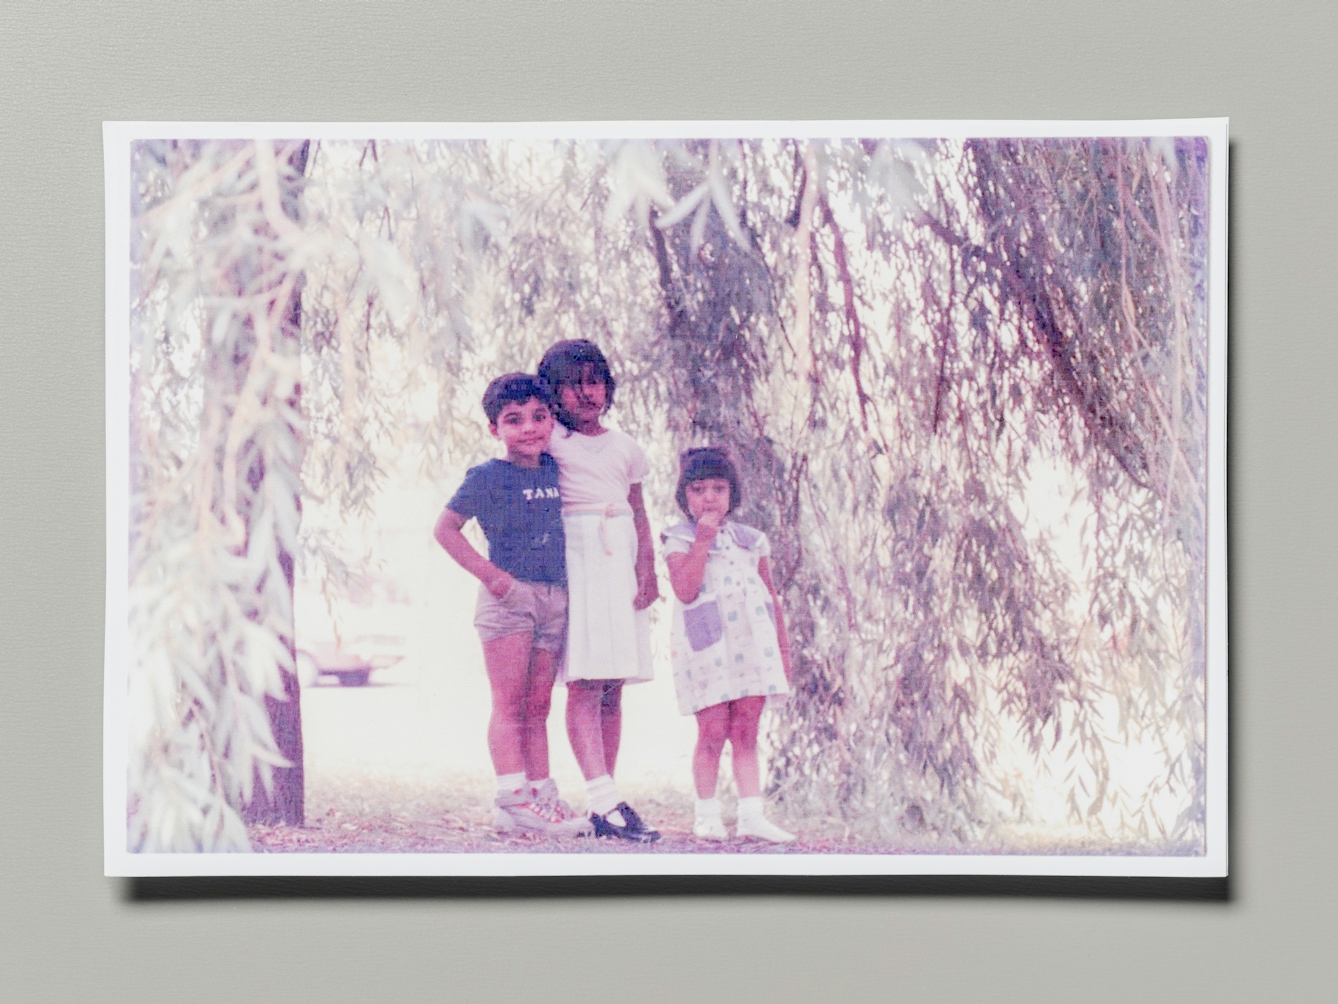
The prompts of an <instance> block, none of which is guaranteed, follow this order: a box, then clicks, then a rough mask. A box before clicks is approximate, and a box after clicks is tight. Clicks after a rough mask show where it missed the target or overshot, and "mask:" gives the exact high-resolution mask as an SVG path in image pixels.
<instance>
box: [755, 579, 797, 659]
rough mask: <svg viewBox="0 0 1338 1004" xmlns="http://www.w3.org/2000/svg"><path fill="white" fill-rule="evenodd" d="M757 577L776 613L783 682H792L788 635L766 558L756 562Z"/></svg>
mask: <svg viewBox="0 0 1338 1004" xmlns="http://www.w3.org/2000/svg"><path fill="white" fill-rule="evenodd" d="M757 575H758V578H760V579H761V580H762V584H763V585H764V586H766V587H767V592H769V593H770V594H771V609H772V610H774V611H776V641H777V642H778V643H779V645H780V655H781V665H782V666H783V667H784V668H785V681H786V682H787V683H789V682H791V681H793V679H794V671H793V669H792V668H791V663H790V634H789V632H788V631H786V630H785V614H784V613H782V612H781V605H780V597H779V596H777V595H776V587H775V585H774V584H773V583H772V581H771V562H769V561H767V559H766V558H759V559H758V560H757Z"/></svg>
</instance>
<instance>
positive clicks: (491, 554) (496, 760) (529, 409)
mask: <svg viewBox="0 0 1338 1004" xmlns="http://www.w3.org/2000/svg"><path fill="white" fill-rule="evenodd" d="M483 410H484V412H485V413H486V414H487V416H488V428H489V430H490V431H491V432H492V434H493V435H494V436H496V437H497V438H498V439H499V440H501V442H502V445H503V446H505V447H506V459H505V460H489V461H488V462H487V463H486V464H481V465H480V466H478V467H473V468H470V470H469V472H468V473H467V474H466V475H465V480H464V484H462V485H461V486H460V490H459V491H457V492H456V493H455V495H454V496H453V497H452V498H451V500H450V502H448V503H447V504H446V509H445V510H444V511H443V512H442V514H441V518H440V519H438V520H437V526H436V530H435V533H434V535H435V536H436V538H437V541H438V543H440V544H441V546H442V547H444V548H445V549H446V553H447V554H449V555H450V556H451V557H452V558H454V559H455V560H456V561H457V562H459V563H460V566H461V567H462V568H464V569H465V571H467V572H469V573H470V574H471V575H473V576H475V577H476V578H477V579H478V580H479V582H480V583H481V587H480V589H479V598H478V606H477V608H476V609H475V613H474V626H475V627H477V628H478V632H479V637H480V638H481V639H482V640H483V662H484V665H485V666H486V668H487V671H488V682H489V684H490V685H491V688H492V717H491V718H490V719H489V721H488V752H489V753H490V754H491V755H492V762H493V768H494V770H495V771H496V772H497V801H496V809H495V812H494V814H493V826H494V828H495V829H497V830H498V831H499V832H511V831H517V830H519V831H526V832H530V833H538V834H543V835H547V836H577V835H583V834H587V833H589V832H590V831H591V824H590V822H589V820H587V819H586V818H585V817H583V816H579V815H577V814H576V813H575V812H574V811H573V810H572V808H571V806H569V805H568V804H567V803H566V802H564V801H562V799H560V798H559V797H558V791H557V785H555V784H554V783H553V781H552V780H551V779H550V778H549V776H548V709H549V703H550V701H551V699H552V694H553V680H554V678H555V676H556V674H557V668H558V664H559V659H560V656H561V654H562V648H563V644H564V642H565V640H566V632H567V589H566V585H567V566H566V540H565V538H564V536H563V531H562V499H561V497H560V495H559V493H558V466H557V463H556V461H554V460H553V458H552V457H551V456H549V455H548V453H546V452H545V451H546V450H547V449H548V440H549V437H550V436H551V435H552V433H553V421H554V419H553V408H552V401H551V398H550V395H549V390H548V386H547V385H546V384H545V383H543V382H542V381H540V380H539V379H538V378H537V377H534V376H530V375H529V374H526V373H508V374H507V375H506V376H501V377H498V378H497V379H496V380H494V381H493V382H492V383H491V384H489V385H488V389H487V391H486V392H485V393H484V395H483ZM470 519H477V520H478V521H479V526H481V527H482V528H483V535H484V536H485V537H486V538H487V540H488V557H487V558H485V557H483V555H481V554H479V553H478V551H476V550H474V548H473V546H472V545H471V544H470V543H469V541H468V540H466V539H465V536H464V534H463V533H461V532H460V531H461V529H462V528H463V527H464V525H465V524H466V523H468V522H469V520H470Z"/></svg>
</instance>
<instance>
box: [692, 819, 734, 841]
mask: <svg viewBox="0 0 1338 1004" xmlns="http://www.w3.org/2000/svg"><path fill="white" fill-rule="evenodd" d="M692 834H693V836H695V837H697V838H698V839H699V840H728V839H729V830H727V829H725V823H724V820H722V819H721V818H720V817H719V816H716V817H715V818H714V819H711V818H707V819H699V820H697V821H696V822H695V823H693V824H692Z"/></svg>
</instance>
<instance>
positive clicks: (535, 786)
mask: <svg viewBox="0 0 1338 1004" xmlns="http://www.w3.org/2000/svg"><path fill="white" fill-rule="evenodd" d="M548 780H549V779H548V778H546V777H538V778H533V777H532V778H530V780H529V784H528V785H527V787H528V788H529V789H530V791H538V790H539V789H540V788H542V787H543V786H544V785H545V784H546V783H548Z"/></svg>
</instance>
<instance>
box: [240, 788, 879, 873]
mask: <svg viewBox="0 0 1338 1004" xmlns="http://www.w3.org/2000/svg"><path fill="white" fill-rule="evenodd" d="M487 783H488V779H477V778H473V777H468V776H464V775H461V776H459V777H449V778H445V777H443V778H440V779H433V780H431V781H428V782H420V783H411V782H407V781H395V780H388V779H386V778H384V777H365V778H348V777H342V778H340V779H339V781H338V783H337V784H334V783H329V784H326V783H322V782H320V781H319V780H317V781H315V782H313V783H309V785H308V789H307V812H306V822H305V823H304V824H303V825H302V826H290V825H287V824H283V823H280V824H275V825H256V826H252V827H250V831H249V832H250V836H251V844H252V847H253V849H254V850H255V851H257V852H260V853H292V852H298V853H301V852H308V853H312V852H315V853H331V852H341V853H342V852H364V853H374V854H492V853H531V854H532V853H547V854H553V853H564V854H629V853H630V854H664V853H669V854H685V853H709V854H759V853H760V854H815V853H818V854H821V853H828V854H830V853H846V854H849V853H877V852H882V853H889V852H894V849H892V848H874V847H869V846H867V845H863V844H860V843H857V842H855V841H853V840H852V839H851V838H848V837H846V836H844V835H842V834H841V833H839V832H838V831H839V827H836V826H834V825H832V824H825V825H823V824H819V825H816V826H809V827H798V826H794V825H793V824H792V823H791V822H790V821H788V820H784V819H781V818H780V817H777V818H778V821H780V822H782V823H783V824H784V825H786V826H787V827H790V828H792V829H794V830H795V831H796V832H797V833H798V835H799V840H797V841H796V842H795V843H793V844H788V845H775V844H768V843H763V842H761V841H756V840H738V839H730V840H728V841H725V842H723V843H716V842H713V841H708V840H699V839H697V838H696V837H694V836H693V835H692V801H691V798H690V797H689V796H688V795H686V794H683V793H680V792H676V791H670V790H661V791H659V792H658V793H655V792H646V791H636V792H630V791H629V798H631V799H632V800H633V801H634V804H635V806H636V808H637V811H638V812H640V813H641V815H642V816H643V817H644V818H645V819H646V821H647V823H648V824H649V825H651V826H654V827H655V828H656V829H658V830H659V831H660V833H661V834H662V838H661V839H660V840H659V841H658V842H656V843H654V844H649V845H647V844H630V843H627V842H624V841H620V840H596V839H594V838H589V837H580V838H566V839H561V840H551V839H544V838H541V837H538V836H530V835H522V836H513V835H502V834H497V833H494V832H493V829H492V825H491V819H492V806H491V804H490V800H489V798H488V789H487ZM726 821H727V822H728V823H730V827H731V829H732V828H733V824H732V821H731V820H730V817H729V815H728V810H727V813H726Z"/></svg>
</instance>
